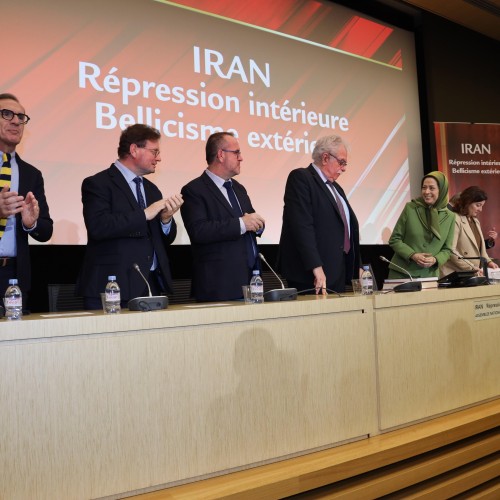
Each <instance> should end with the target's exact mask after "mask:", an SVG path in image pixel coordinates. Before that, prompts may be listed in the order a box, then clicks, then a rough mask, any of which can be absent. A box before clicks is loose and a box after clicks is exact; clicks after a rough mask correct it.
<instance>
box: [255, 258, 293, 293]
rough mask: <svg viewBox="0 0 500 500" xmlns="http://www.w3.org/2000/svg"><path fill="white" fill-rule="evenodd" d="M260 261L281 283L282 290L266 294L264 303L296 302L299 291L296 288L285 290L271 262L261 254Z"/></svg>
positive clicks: (277, 289)
mask: <svg viewBox="0 0 500 500" xmlns="http://www.w3.org/2000/svg"><path fill="white" fill-rule="evenodd" d="M259 257H260V260H262V262H264V264H265V265H266V266H267V267H268V268H269V269H270V270H271V271H272V273H273V274H274V275H275V276H276V278H278V281H279V282H280V283H281V288H276V289H274V290H269V291H267V292H266V293H264V302H281V301H284V300H295V299H296V298H297V289H296V288H285V285H284V283H283V281H281V279H280V277H279V276H278V275H277V274H276V272H275V271H274V269H273V268H272V267H271V266H270V265H269V262H267V260H266V259H265V257H264V256H263V255H262V254H261V253H259Z"/></svg>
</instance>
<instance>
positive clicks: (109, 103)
mask: <svg viewBox="0 0 500 500" xmlns="http://www.w3.org/2000/svg"><path fill="white" fill-rule="evenodd" d="M2 17H3V19H4V20H8V22H4V23H3V25H2V38H3V41H2V53H3V65H2V71H1V75H0V92H11V93H14V94H16V95H17V96H18V97H19V99H20V101H21V102H22V104H23V105H24V106H25V108H26V113H27V114H28V115H29V116H30V117H31V121H30V123H29V124H28V125H27V126H26V127H25V135H24V139H23V141H22V143H21V145H20V147H19V148H18V151H19V153H20V155H21V156H22V157H23V159H25V160H26V161H28V162H30V163H32V164H34V165H35V166H37V167H38V168H39V169H40V170H42V172H43V175H44V179H45V185H46V193H47V198H48V202H49V206H50V210H51V216H52V217H53V219H54V222H55V228H54V236H53V238H52V240H51V241H50V243H51V244H85V243H86V231H85V226H84V224H83V217H82V206H81V194H80V187H81V183H82V180H83V179H84V178H85V177H87V176H89V175H92V174H93V173H96V172H98V171H100V170H103V169H104V168H107V167H109V165H110V164H111V163H112V162H113V161H115V159H116V148H117V145H118V138H119V135H120V131H121V129H123V128H125V127H126V126H128V125H131V124H133V123H138V122H142V123H148V124H150V125H153V126H154V127H157V128H158V129H159V130H160V131H161V133H162V141H161V151H162V162H161V163H160V164H159V166H158V167H157V172H156V173H155V174H154V176H151V177H150V178H151V180H153V182H155V183H156V184H157V185H158V186H159V187H160V189H161V190H162V192H163V194H164V195H169V194H173V193H177V192H180V190H181V187H182V186H183V185H184V184H186V183H187V182H188V181H189V180H191V179H193V178H194V177H197V176H198V175H200V174H201V173H202V172H203V170H204V168H205V167H206V163H205V151H204V146H205V141H206V139H207V137H208V136H209V135H210V133H212V132H214V131H219V130H232V131H233V132H234V133H235V134H236V135H237V136H238V138H239V141H240V146H241V150H242V152H243V159H244V161H243V163H242V170H241V174H240V176H239V178H238V180H239V181H240V182H242V183H243V184H244V185H245V187H246V188H247V190H248V192H249V194H250V197H251V199H252V202H253V205H254V207H255V209H256V210H257V212H259V213H260V214H261V215H263V216H264V217H265V219H266V231H265V232H264V235H263V237H262V242H263V243H270V244H273V243H277V242H278V241H279V235H280V231H281V216H282V208H283V192H284V187H285V182H286V178H287V175H288V173H289V172H290V171H291V170H292V169H294V168H297V167H306V166H307V165H308V164H309V163H310V161H311V151H312V148H313V147H314V141H315V140H316V139H317V138H319V137H321V136H323V135H327V134H340V135H342V136H343V137H344V138H345V139H346V141H347V142H348V144H349V146H350V153H349V165H348V168H347V171H346V173H345V174H343V175H342V176H341V177H340V179H339V182H340V184H341V185H342V186H343V188H344V190H345V191H346V193H347V194H348V197H349V199H350V202H351V204H352V206H353V207H354V210H355V211H356V213H357V215H358V218H359V219H360V224H361V243H363V244H377V243H385V242H387V239H388V234H389V232H390V230H391V229H392V227H393V226H394V223H395V221H396V219H397V217H398V216H399V213H400V212H401V210H402V208H403V206H404V204H405V203H406V202H407V201H408V200H409V199H410V197H411V195H410V186H411V185H414V186H416V189H417V192H418V189H419V186H418V183H419V180H420V177H421V175H422V158H421V144H420V143H421V139H420V121H419V111H418V93H417V79H416V64H415V55H414V40H413V34H412V33H410V32H407V31H405V30H402V29H399V28H395V27H394V26H390V25H387V24H384V23H382V22H380V21H377V20H373V19H370V18H367V17H366V16H363V15H361V14H359V13H357V12H355V11H352V10H349V9H347V8H344V7H341V6H339V5H336V4H334V3H331V2H326V1H324V2H322V1H312V0H303V1H291V0H281V1H276V2H268V1H264V0H248V1H247V2H228V1H222V0H220V1H216V0H213V1H212V0H211V1H208V0H206V1H204V0H186V1H180V2H166V1H154V0H106V1H102V0H101V1H96V0H87V1H82V2H67V1H66V2H63V1H60V0H44V1H43V2H40V1H39V0H19V1H16V2H8V3H6V5H3V6H2ZM414 194H415V193H414ZM176 220H177V222H178V223H179V226H180V227H179V234H178V236H177V240H176V243H177V244H187V243H189V239H188V236H187V234H186V232H185V230H184V228H183V227H182V220H181V217H180V214H179V215H178V216H177V217H176Z"/></svg>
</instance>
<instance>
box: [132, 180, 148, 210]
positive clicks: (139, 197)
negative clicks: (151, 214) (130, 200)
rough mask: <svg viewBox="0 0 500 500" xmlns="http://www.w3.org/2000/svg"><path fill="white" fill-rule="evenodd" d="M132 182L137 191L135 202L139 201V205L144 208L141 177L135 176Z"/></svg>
mask: <svg viewBox="0 0 500 500" xmlns="http://www.w3.org/2000/svg"><path fill="white" fill-rule="evenodd" d="M134 182H135V187H136V192H137V203H139V206H140V207H141V208H142V209H143V210H144V209H145V208H146V202H145V201H144V196H142V191H141V184H142V177H136V178H135V179H134Z"/></svg>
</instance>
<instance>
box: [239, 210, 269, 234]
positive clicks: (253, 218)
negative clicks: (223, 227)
mask: <svg viewBox="0 0 500 500" xmlns="http://www.w3.org/2000/svg"><path fill="white" fill-rule="evenodd" d="M242 219H243V223H244V224H245V228H246V230H247V231H254V232H257V231H259V230H261V229H264V225H265V223H266V221H265V220H264V219H263V218H262V217H261V216H260V215H259V214H258V213H255V212H254V213H253V214H245V215H243V216H242Z"/></svg>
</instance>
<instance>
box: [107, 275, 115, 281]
mask: <svg viewBox="0 0 500 500" xmlns="http://www.w3.org/2000/svg"><path fill="white" fill-rule="evenodd" d="M108 281H116V276H108Z"/></svg>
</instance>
